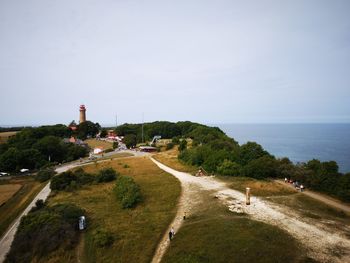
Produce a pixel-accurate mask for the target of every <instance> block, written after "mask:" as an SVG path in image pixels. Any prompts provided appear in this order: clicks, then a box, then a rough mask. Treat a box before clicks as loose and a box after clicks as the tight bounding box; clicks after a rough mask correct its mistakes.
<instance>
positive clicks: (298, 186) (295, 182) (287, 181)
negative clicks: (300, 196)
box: [284, 177, 305, 192]
mask: <svg viewBox="0 0 350 263" xmlns="http://www.w3.org/2000/svg"><path fill="white" fill-rule="evenodd" d="M284 182H285V183H290V184H293V186H294V187H295V189H297V190H300V192H302V191H304V188H305V187H304V185H302V184H299V182H298V181H293V180H292V179H288V178H287V177H286V178H284Z"/></svg>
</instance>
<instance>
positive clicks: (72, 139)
mask: <svg viewBox="0 0 350 263" xmlns="http://www.w3.org/2000/svg"><path fill="white" fill-rule="evenodd" d="M63 142H65V143H73V144H75V145H79V146H83V147H87V146H88V145H87V143H85V142H84V141H82V140H80V139H77V138H75V137H73V136H72V137H70V138H64V139H63Z"/></svg>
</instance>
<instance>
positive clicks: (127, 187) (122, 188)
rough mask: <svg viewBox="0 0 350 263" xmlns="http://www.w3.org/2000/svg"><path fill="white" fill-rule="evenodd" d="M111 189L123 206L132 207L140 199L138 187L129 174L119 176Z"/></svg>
mask: <svg viewBox="0 0 350 263" xmlns="http://www.w3.org/2000/svg"><path fill="white" fill-rule="evenodd" d="M113 190H114V193H115V195H116V197H117V199H118V200H119V202H120V203H121V205H122V207H123V208H131V207H134V206H135V205H136V204H137V203H138V202H139V201H141V193H140V187H139V186H138V185H137V184H136V183H135V182H134V180H133V179H132V178H131V177H129V176H119V178H118V180H117V183H116V185H115V187H114V189H113Z"/></svg>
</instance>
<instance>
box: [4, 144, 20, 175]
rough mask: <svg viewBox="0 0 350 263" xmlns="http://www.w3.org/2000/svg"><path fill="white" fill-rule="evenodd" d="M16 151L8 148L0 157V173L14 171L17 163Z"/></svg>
mask: <svg viewBox="0 0 350 263" xmlns="http://www.w3.org/2000/svg"><path fill="white" fill-rule="evenodd" d="M18 152H19V151H18V150H17V149H16V148H10V149H8V150H7V151H6V152H5V153H3V154H2V155H1V156H0V169H1V170H2V171H7V172H10V171H15V170H16V168H17V163H18Z"/></svg>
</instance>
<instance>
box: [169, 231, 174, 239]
mask: <svg viewBox="0 0 350 263" xmlns="http://www.w3.org/2000/svg"><path fill="white" fill-rule="evenodd" d="M172 237H173V233H172V232H171V230H170V231H169V240H170V241H171V239H172Z"/></svg>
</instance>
